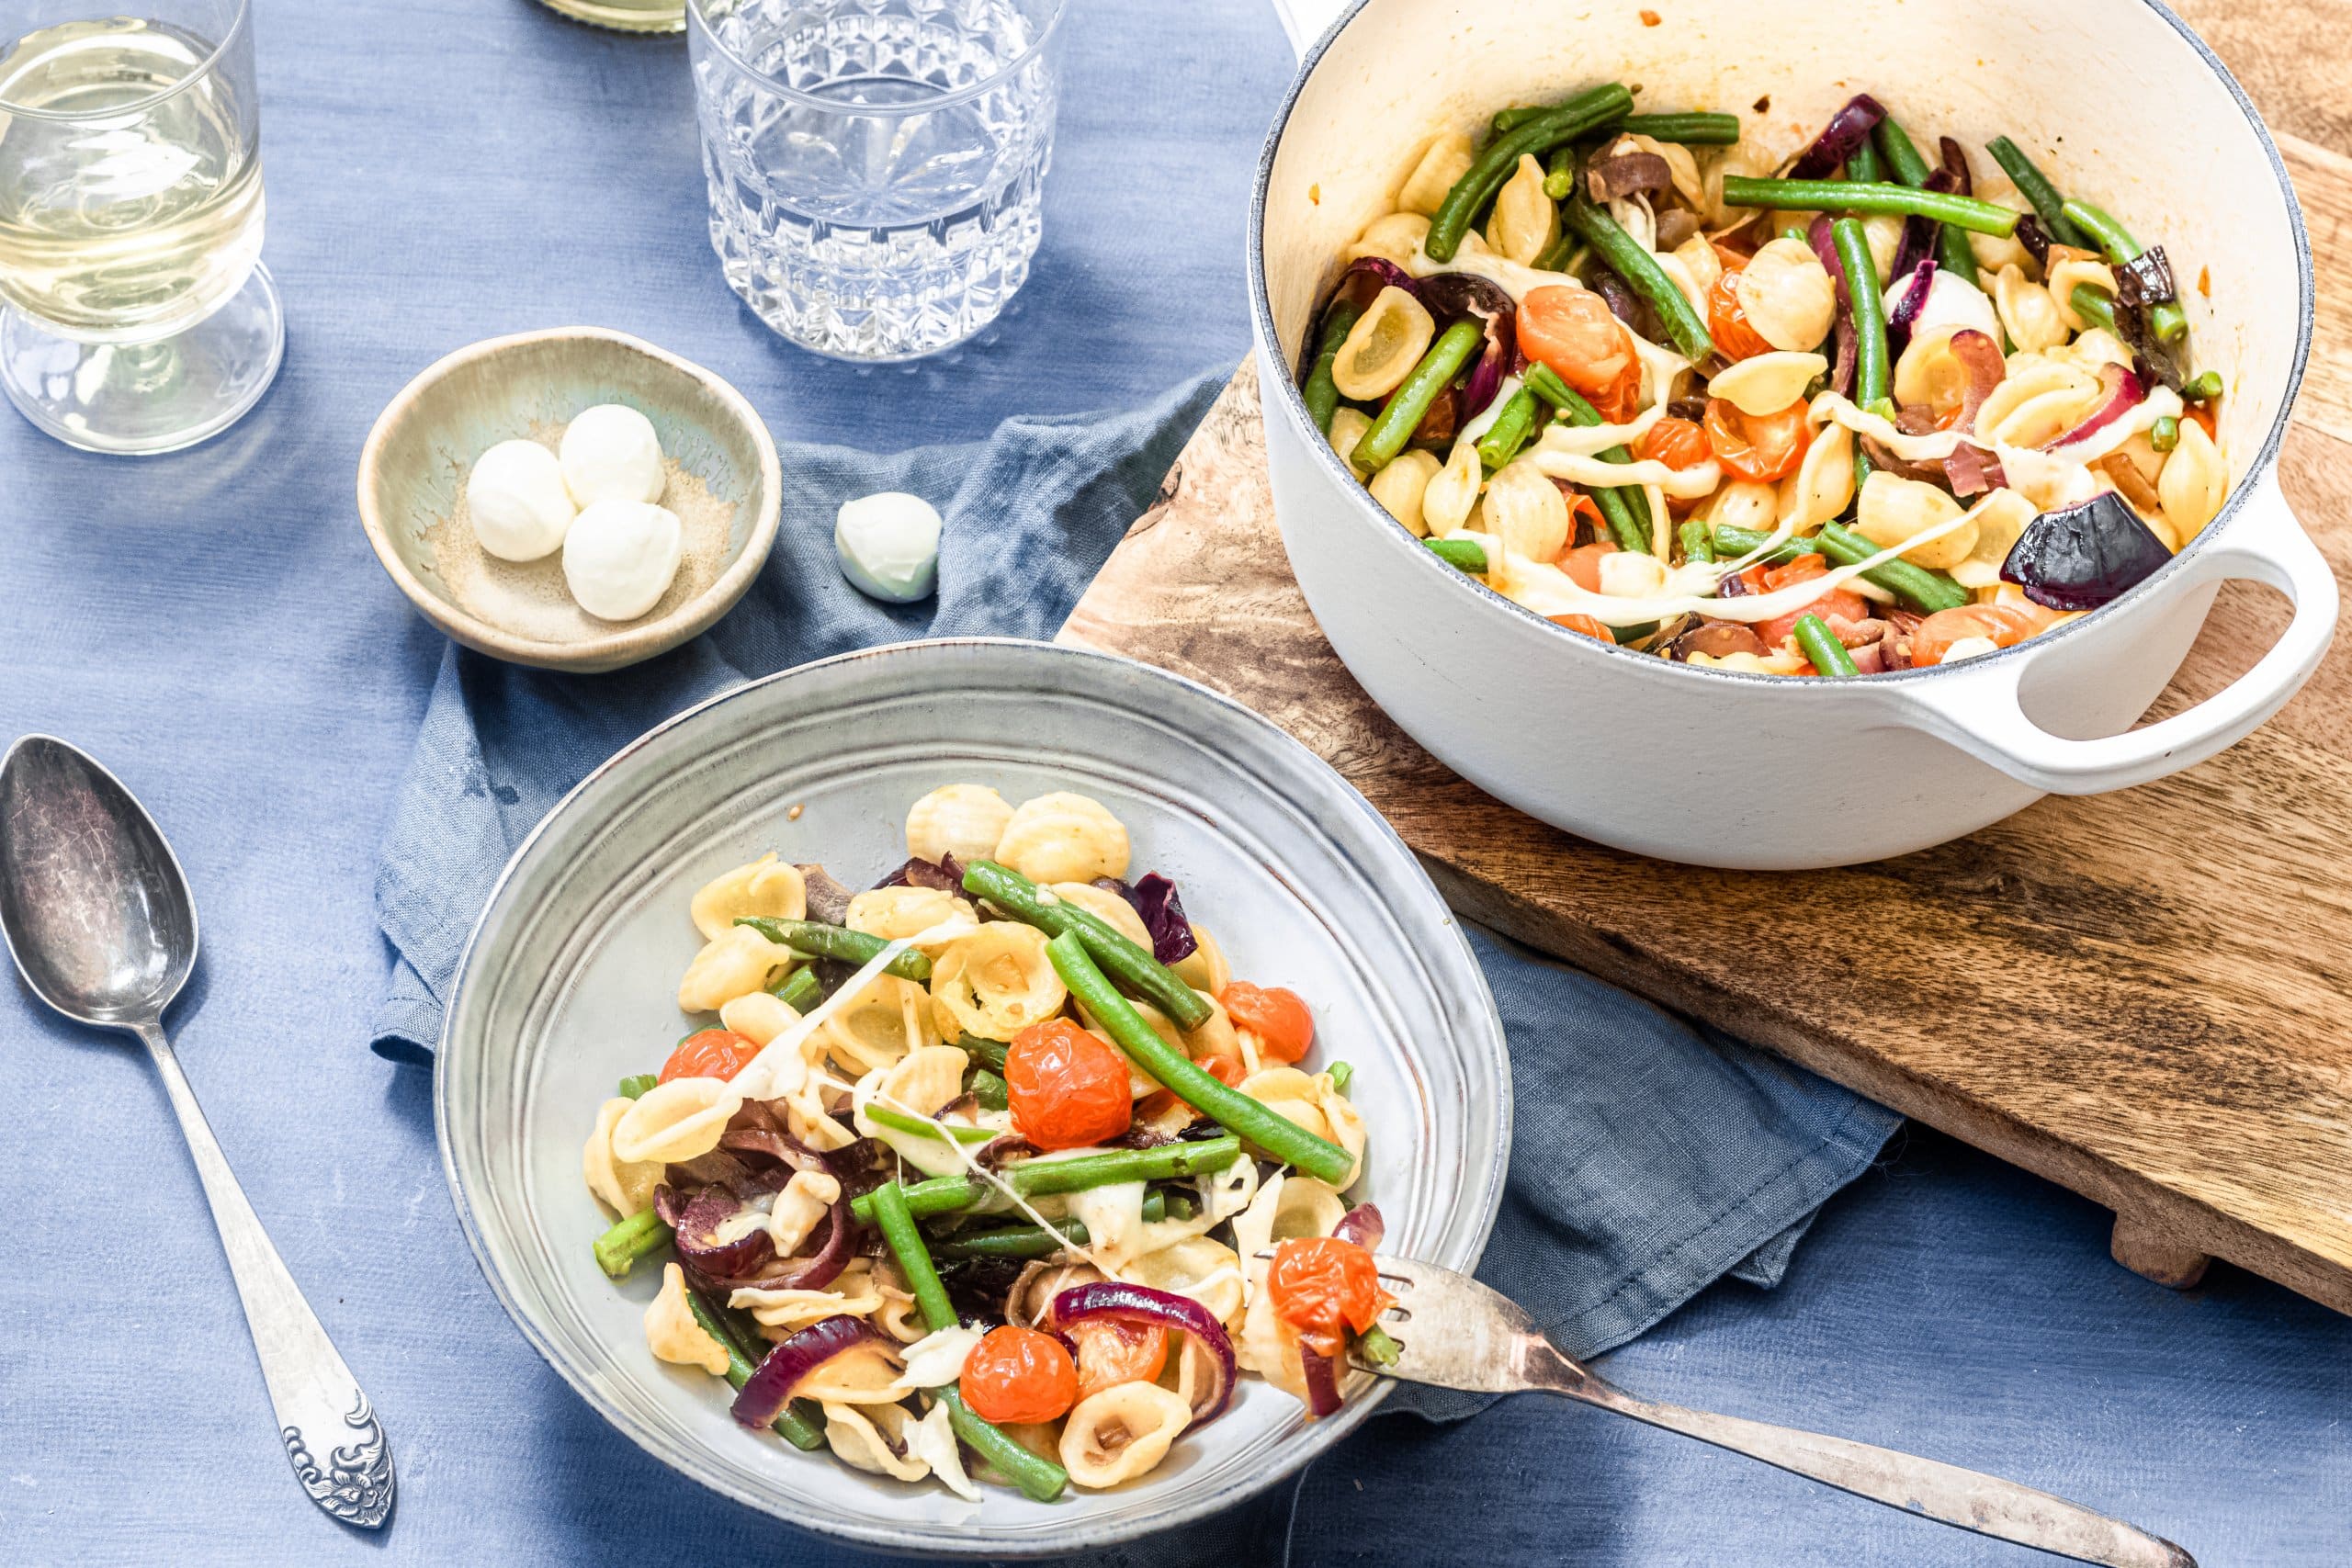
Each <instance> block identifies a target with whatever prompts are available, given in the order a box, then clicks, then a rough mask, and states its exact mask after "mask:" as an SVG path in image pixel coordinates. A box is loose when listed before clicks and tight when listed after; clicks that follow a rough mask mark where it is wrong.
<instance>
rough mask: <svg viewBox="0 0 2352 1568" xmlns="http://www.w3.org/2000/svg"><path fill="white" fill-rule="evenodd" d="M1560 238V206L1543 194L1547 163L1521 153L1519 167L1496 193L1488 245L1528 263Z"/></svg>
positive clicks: (1516, 259) (1504, 255)
mask: <svg viewBox="0 0 2352 1568" xmlns="http://www.w3.org/2000/svg"><path fill="white" fill-rule="evenodd" d="M1559 237H1560V209H1559V208H1558V207H1556V206H1555V205H1554V204H1553V201H1552V198H1551V197H1548V196H1546V195H1544V165H1543V164H1539V163H1537V162H1536V161H1535V160H1534V159H1533V158H1532V157H1531V156H1529V155H1528V154H1526V153H1524V152H1522V153H1521V154H1520V158H1519V167H1518V169H1517V170H1516V171H1514V172H1513V173H1512V175H1511V177H1510V179H1508V180H1506V181H1504V182H1503V188H1502V189H1500V190H1498V191H1497V192H1496V193H1495V209H1494V216H1493V217H1491V218H1489V219H1488V220H1487V246H1488V248H1489V249H1491V250H1493V251H1494V253H1495V254H1497V255H1499V256H1501V257H1503V258H1505V259H1506V260H1509V261H1515V262H1517V263H1519V264H1520V265H1521V266H1526V265H1530V264H1531V263H1532V262H1533V261H1534V260H1535V258H1536V257H1538V256H1540V255H1542V254H1544V252H1545V251H1547V250H1550V249H1551V248H1552V242H1553V241H1555V240H1556V239H1558V238H1559Z"/></svg>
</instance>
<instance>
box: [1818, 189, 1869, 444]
mask: <svg viewBox="0 0 2352 1568" xmlns="http://www.w3.org/2000/svg"><path fill="white" fill-rule="evenodd" d="M1804 240H1805V243H1806V244H1808V245H1811V246H1812V247H1813V254H1814V255H1815V258H1816V259H1818V260H1819V261H1820V263H1821V265H1823V266H1825V267H1827V268H1828V269H1829V282H1830V285H1831V287H1832V288H1835V289H1836V291H1837V295H1838V363H1837V366H1836V367H1835V368H1834V369H1832V370H1831V371H1830V373H1829V389H1830V390H1831V391H1833V392H1836V393H1837V394H1838V396H1839V397H1841V398H1845V397H1851V396H1852V395H1853V391H1854V367H1855V363H1856V361H1858V360H1859V359H1860V356H1861V339H1860V337H1859V336H1857V335H1856V333H1855V328H1854V301H1853V299H1852V297H1851V296H1849V294H1848V293H1847V292H1846V267H1845V264H1844V263H1843V262H1840V261H1839V260H1838V242H1837V240H1836V239H1834V238H1833V237H1832V236H1831V234H1830V232H1829V215H1828V214H1827V213H1826V212H1825V213H1822V214H1821V215H1820V216H1819V217H1817V218H1815V220H1813V227H1811V228H1810V229H1807V230H1806V231H1805V235H1804Z"/></svg>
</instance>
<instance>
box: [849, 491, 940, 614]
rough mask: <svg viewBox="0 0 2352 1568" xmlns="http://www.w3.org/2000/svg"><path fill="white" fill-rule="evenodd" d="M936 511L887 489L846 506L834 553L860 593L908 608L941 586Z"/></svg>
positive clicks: (938, 522)
mask: <svg viewBox="0 0 2352 1568" xmlns="http://www.w3.org/2000/svg"><path fill="white" fill-rule="evenodd" d="M940 527H941V523H940V518H939V512H938V509H937V508H935V507H933V505H932V504H931V502H927V501H925V500H923V498H922V497H921V496H919V495H909V494H907V493H906V492H905V491H895V490H890V491H883V492H882V493H880V494H879V495H865V496H860V497H858V498H857V499H856V500H855V501H845V502H842V509H841V514H840V516H839V517H838V518H837V519H836V520H835V521H834V524H833V555H834V557H835V558H837V559H838V560H839V561H840V562H841V568H842V576H843V577H846V578H848V579H849V580H850V581H851V582H852V583H854V584H855V585H856V587H857V590H858V592H861V593H865V594H867V595H870V596H871V597H873V598H876V599H879V600H882V601H883V602H885V603H886V604H912V603H913V602H914V601H915V600H917V599H921V598H924V597H926V596H927V595H929V594H930V592H932V590H933V589H934V588H936V587H937V586H938V585H939V530H940Z"/></svg>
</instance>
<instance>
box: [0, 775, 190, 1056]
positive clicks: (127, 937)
mask: <svg viewBox="0 0 2352 1568" xmlns="http://www.w3.org/2000/svg"><path fill="white" fill-rule="evenodd" d="M0 936H4V937H5V938H6V942H7V944H8V951H9V953H10V954H11V955H12V956H14V957H15V959H16V961H17V970H18V972H19V973H21V974H22V975H23V976H24V977H25V983H26V984H27V985H28V986H30V987H32V988H33V990H34V992H35V993H36V994H38V995H39V996H40V999H41V1000H43V1001H45V1002H47V1003H48V1004H49V1005H50V1006H51V1007H52V1008H55V1009H56V1010H58V1011H59V1012H62V1013H63V1014H64V1015H65V1016H66V1017H68V1018H71V1019H74V1020H75V1021H78V1022H82V1023H87V1024H95V1025H98V1026H100V1027H109V1028H117V1029H129V1028H133V1027H135V1026H137V1025H138V1024H141V1023H143V1022H152V1021H154V1020H157V1019H160V1018H161V1017H163V1015H164V1009H165V1008H167V1007H169V1006H170V1005H171V1002H172V998H174V997H175V996H177V995H178V994H179V991H180V987H182V986H184V985H186V984H187V977H188V973H189V971H191V970H192V969H194V968H195V967H196V901H195V899H194V898H193V897H191V896H190V895H189V893H188V886H187V876H186V875H185V874H183V873H182V872H181V870H180V863H179V859H178V857H177V856H175V855H174V854H173V853H172V846H171V845H170V844H169V843H167V842H165V841H164V834H163V829H160V828H158V827H156V826H155V819H154V818H152V817H150V816H148V815H147V812H146V810H145V808H144V807H141V805H140V804H139V801H138V799H137V798H136V797H135V796H133V795H131V793H130V791H129V790H127V789H125V788H123V786H122V782H121V781H120V780H119V779H117V778H116V777H115V776H114V775H113V774H112V773H108V772H107V770H106V769H105V768H104V767H102V766H101V765H99V763H98V762H97V761H96V759H95V758H92V757H91V756H89V755H88V754H87V753H86V752H84V751H82V750H77V749H76V748H74V747H72V746H69V745H67V744H66V743H65V742H64V741H62V740H59V739H55V738H54V737H51V736H47V735H28V736H26V737H25V738H24V739H21V740H19V741H17V743H16V744H15V745H14V746H11V747H10V748H8V755H7V758H6V761H0Z"/></svg>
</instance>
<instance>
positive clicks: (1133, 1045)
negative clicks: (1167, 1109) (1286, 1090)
mask: <svg viewBox="0 0 2352 1568" xmlns="http://www.w3.org/2000/svg"><path fill="white" fill-rule="evenodd" d="M1046 957H1048V958H1049V959H1051V960H1052V961H1053V964H1054V973H1056V974H1057V975H1059V976H1061V977H1062V984H1064V985H1065V986H1068V987H1069V990H1070V995H1071V996H1072V997H1074V998H1077V999H1078V1002H1079V1004H1080V1006H1081V1007H1083V1008H1085V1009H1086V1010H1087V1011H1088V1012H1089V1013H1091V1014H1092V1015H1093V1018H1094V1021H1095V1022H1097V1023H1099V1024H1101V1025H1102V1026H1103V1030H1104V1031H1105V1032H1108V1033H1109V1034H1110V1036H1111V1039H1112V1041H1113V1042H1114V1043H1115V1044H1117V1046H1118V1047H1119V1049H1121V1050H1122V1051H1125V1053H1126V1054H1127V1059H1128V1060H1129V1061H1131V1062H1133V1063H1135V1065H1136V1066H1138V1067H1140V1068H1142V1069H1143V1071H1144V1073H1145V1074H1146V1075H1147V1076H1148V1077H1150V1078H1151V1079H1152V1081H1153V1082H1155V1083H1157V1084H1159V1087H1160V1088H1162V1089H1167V1090H1168V1091H1169V1092H1170V1093H1171V1094H1173V1095H1174V1096H1175V1097H1176V1098H1177V1099H1179V1100H1182V1101H1183V1102H1184V1103H1185V1104H1187V1105H1189V1106H1191V1107H1192V1108H1193V1110H1195V1111H1199V1112H1200V1113H1201V1114H1202V1115H1204V1116H1207V1117H1209V1118H1211V1119H1213V1120H1215V1121H1216V1122H1218V1123H1220V1124H1221V1125H1223V1126H1225V1127H1226V1128H1227V1129H1228V1130H1230V1131H1232V1132H1234V1133H1237V1134H1240V1135H1241V1136H1242V1137H1244V1138H1247V1139H1249V1140H1250V1143H1252V1144H1253V1145H1257V1146H1258V1147H1259V1148H1261V1149H1263V1150H1264V1151H1265V1152H1266V1153H1267V1154H1269V1155H1271V1156H1273V1157H1274V1158H1275V1159H1278V1160H1280V1161H1282V1162H1283V1164H1284V1165H1291V1166H1296V1167H1297V1168H1299V1170H1301V1171H1302V1172H1304V1173H1305V1174H1306V1175H1308V1176H1311V1177H1313V1178H1315V1179H1317V1181H1326V1182H1329V1183H1330V1185H1332V1186H1333V1187H1345V1186H1346V1185H1347V1184H1348V1183H1349V1181H1350V1180H1351V1179H1353V1175H1354V1171H1355V1159H1354V1156H1351V1155H1350V1154H1349V1153H1348V1151H1347V1150H1345V1149H1343V1148H1341V1147H1340V1145H1337V1144H1334V1143H1331V1142H1329V1141H1328V1140H1326V1139H1323V1138H1318V1137H1317V1136H1316V1135H1315V1134H1312V1133H1310V1132H1308V1131H1307V1130H1306V1128H1304V1127H1302V1126H1300V1125H1299V1124H1298V1123H1297V1122H1293V1121H1291V1120H1290V1119H1289V1118H1287V1117H1285V1116H1283V1115H1281V1114H1279V1113H1278V1112H1276V1111H1272V1110H1270V1109H1268V1108H1267V1107H1266V1106H1265V1105H1264V1104H1263V1103H1262V1102H1261V1101H1259V1100H1252V1099H1251V1098H1250V1096H1248V1095H1246V1094H1244V1093H1242V1092H1241V1091H1240V1090H1239V1089H1228V1088H1227V1086H1225V1085H1224V1084H1222V1083H1219V1082H1218V1081H1217V1080H1216V1078H1214V1077H1211V1076H1209V1073H1208V1071H1207V1069H1205V1068H1204V1067H1202V1066H1198V1065H1196V1064H1195V1063H1194V1062H1193V1059H1192V1058H1191V1057H1189V1056H1187V1055H1184V1054H1183V1053H1182V1051H1179V1050H1177V1049H1176V1048H1175V1047H1174V1046H1172V1045H1170V1044H1169V1043H1168V1042H1166V1041H1165V1040H1162V1039H1161V1038H1160V1037H1159V1034H1158V1033H1157V1032H1155V1031H1154V1030H1153V1029H1152V1027H1151V1025H1149V1024H1148V1023H1146V1022H1145V1021H1143V1018H1142V1015H1140V1014H1139V1013H1137V1012H1136V1010H1135V1009H1133V1008H1132V1007H1129V1006H1128V1005H1127V999H1126V998H1125V997H1123V996H1121V995H1119V993H1118V992H1117V991H1115V990H1114V989H1112V988H1111V982H1110V981H1108V980H1106V979H1104V978H1103V971H1101V970H1100V969H1097V968H1096V967H1095V966H1094V960H1093V959H1091V958H1090V957H1088V956H1087V954H1086V949H1085V947H1084V946H1083V945H1082V944H1081V943H1080V942H1079V940H1078V939H1077V938H1076V937H1074V936H1057V937H1056V938H1054V940H1053V941H1052V942H1048V943H1046Z"/></svg>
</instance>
